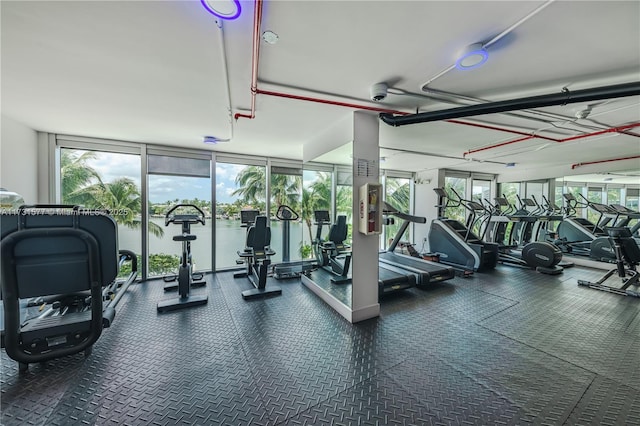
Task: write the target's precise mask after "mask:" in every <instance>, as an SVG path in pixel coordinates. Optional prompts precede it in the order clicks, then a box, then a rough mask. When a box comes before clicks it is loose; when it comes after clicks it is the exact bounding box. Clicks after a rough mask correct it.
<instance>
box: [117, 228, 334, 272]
mask: <svg viewBox="0 0 640 426" xmlns="http://www.w3.org/2000/svg"><path fill="white" fill-rule="evenodd" d="M151 222H153V223H155V224H157V225H158V226H160V227H161V228H162V229H163V231H164V236H163V237H162V238H158V237H156V236H154V235H152V234H150V235H149V252H150V253H152V254H156V253H157V254H160V253H162V254H172V255H180V253H181V251H182V243H180V242H178V241H173V236H174V235H179V234H180V232H181V227H180V226H178V225H173V224H172V225H169V226H165V225H164V218H151ZM213 224H214V221H212V220H207V221H206V222H205V225H204V226H202V225H200V224H197V225H192V226H191V233H192V234H194V235H196V237H197V239H196V240H195V241H193V242H192V243H191V254H192V257H193V260H194V264H195V265H196V269H198V270H208V269H211V253H212V251H213V244H212V243H211V227H212V226H213ZM215 226H216V247H217V252H216V267H217V268H218V269H221V268H228V267H234V266H237V265H236V259H238V253H237V252H238V250H242V249H244V246H245V241H246V235H247V230H246V228H242V227H241V226H240V221H239V220H230V219H218V220H216V221H215ZM270 226H271V248H272V249H273V250H275V252H276V255H275V256H273V257H272V258H271V261H272V262H273V263H277V262H280V261H282V222H280V221H276V220H274V221H271V225H270ZM315 231H316V230H315V227H314V228H313V229H312V232H313V233H314V235H315ZM323 231H324V232H323V235H326V234H327V232H328V228H327V227H325V228H324V230H323ZM303 233H304V235H305V240H306V241H311V239H310V238H309V231H308V229H307V226H306V225H304V224H303V223H291V226H290V238H289V241H290V243H289V244H290V259H292V260H295V259H300V241H301V237H302V235H303ZM118 241H119V245H120V248H123V249H128V250H132V251H134V252H135V253H138V254H139V253H140V252H141V247H142V244H141V232H140V230H139V229H130V228H127V227H124V226H119V230H118Z"/></svg>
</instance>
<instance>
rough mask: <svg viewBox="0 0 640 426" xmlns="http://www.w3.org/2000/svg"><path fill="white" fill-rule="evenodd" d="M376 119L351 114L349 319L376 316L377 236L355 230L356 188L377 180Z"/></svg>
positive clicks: (358, 188)
mask: <svg viewBox="0 0 640 426" xmlns="http://www.w3.org/2000/svg"><path fill="white" fill-rule="evenodd" d="M379 122H380V121H379V120H378V117H377V115H376V114H371V113H368V112H363V111H356V112H354V114H353V144H352V146H353V210H352V211H353V215H352V217H353V219H352V224H351V226H352V230H353V232H352V235H353V239H352V243H351V249H352V259H351V273H352V277H353V279H352V287H351V288H352V305H351V311H352V318H351V322H353V323H355V322H359V321H363V320H366V319H369V318H374V317H377V316H379V315H380V304H379V303H378V250H379V249H378V247H379V239H380V236H379V235H377V234H373V235H365V234H363V233H361V232H359V230H358V227H359V220H358V219H359V215H360V203H359V190H360V187H361V186H362V185H364V184H366V183H379V173H380V172H379V170H380V167H379V166H380V164H379V160H380V155H379V151H380V149H379V145H378V138H379V131H378V128H379V127H378V126H379Z"/></svg>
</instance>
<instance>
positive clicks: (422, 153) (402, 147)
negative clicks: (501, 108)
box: [0, 1, 640, 183]
mask: <svg viewBox="0 0 640 426" xmlns="http://www.w3.org/2000/svg"><path fill="white" fill-rule="evenodd" d="M241 4H242V9H243V11H242V14H241V16H240V18H239V19H237V20H234V21H228V22H224V24H223V28H222V29H220V28H219V27H218V26H217V23H216V21H215V19H214V18H213V16H212V15H209V14H208V13H206V12H205V10H204V9H203V7H202V5H201V4H200V2H199V1H157V2H156V1H104V2H102V1H61V2H58V1H43V2H38V1H16V2H14V1H2V2H0V12H1V14H2V18H1V19H2V21H1V23H2V30H1V31H2V51H1V53H2V114H3V115H6V116H9V117H11V118H13V119H15V120H18V121H20V122H23V123H25V124H26V125H28V126H30V127H32V128H34V129H36V130H40V131H47V132H54V133H62V134H72V135H79V136H89V137H98V138H108V139H119V140H126V141H139V142H150V143H158V144H168V145H174V146H181V147H188V148H199V149H215V150H217V151H225V152H236V153H250V154H256V155H268V156H273V157H282V158H294V159H302V158H303V146H304V144H305V143H306V144H307V146H309V145H308V144H310V143H313V144H323V145H324V144H326V146H339V145H341V144H343V143H348V142H349V141H350V140H351V135H350V134H349V131H348V127H346V129H347V131H344V130H343V128H345V126H341V125H340V123H344V122H345V120H348V119H349V118H350V116H351V114H352V112H353V110H354V109H353V108H346V107H340V106H332V105H324V104H318V103H312V102H306V101H300V100H292V99H284V98H281V97H274V96H267V95H262V94H260V95H258V96H257V97H256V110H255V118H254V119H247V118H240V119H238V120H237V121H236V120H233V118H232V116H233V114H236V113H247V111H248V109H249V108H250V105H251V91H250V84H251V67H252V37H253V12H254V3H253V2H246V1H243V2H241ZM540 7H542V8H541V9H540V10H538V11H537V12H536V10H537V9H539V8H540ZM529 15H530V16H529ZM519 21H522V22H521V23H520V24H519V25H517V26H516V27H515V28H514V29H513V30H512V31H510V32H509V33H508V34H506V35H505V36H504V37H502V38H500V39H499V40H498V41H496V42H495V43H493V44H491V45H490V46H489V48H488V51H489V54H490V57H489V60H488V61H487V63H486V64H484V65H483V66H482V67H480V68H477V69H474V70H469V71H459V70H457V69H453V70H451V71H449V72H446V73H444V74H442V75H441V76H439V77H438V75H439V74H440V73H441V72H442V71H443V70H445V69H447V68H448V67H450V66H451V65H452V64H453V62H454V57H455V52H456V51H457V50H459V49H461V48H463V47H465V46H467V45H469V44H471V43H475V42H487V41H490V40H491V39H493V38H494V37H495V36H497V35H499V34H500V33H501V32H503V31H505V30H507V29H509V28H510V27H511V26H512V25H514V24H517V23H518V22H519ZM261 30H262V31H264V30H271V31H273V32H275V33H277V34H278V36H279V41H278V43H277V44H274V45H270V44H267V43H265V42H261V43H260V58H259V62H258V64H259V67H258V88H259V89H260V90H270V91H274V92H278V93H286V94H294V95H302V96H307V97H313V98H318V99H324V100H333V101H340V102H347V103H352V104H357V105H363V106H375V107H383V108H389V109H394V110H400V111H405V112H415V111H417V110H420V111H431V110H439V109H446V108H452V107H455V106H460V105H467V104H469V103H470V101H468V100H467V101H464V100H457V101H455V102H458V103H453V102H454V101H452V99H451V98H449V102H443V101H442V98H437V99H436V98H434V97H429V96H426V95H428V93H426V92H423V91H422V86H423V84H424V83H425V82H427V81H430V80H433V81H431V82H430V84H429V85H428V88H430V89H433V90H439V91H446V92H452V93H455V94H457V95H464V96H467V97H476V98H482V99H485V100H487V101H496V100H504V99H514V98H518V97H523V96H532V95H543V94H549V93H557V92H560V91H561V90H562V88H563V87H567V88H568V89H569V90H579V89H585V88H593V87H601V86H605V85H611V84H618V83H628V82H638V81H640V2H637V1H622V2H615V1H588V2H575V1H555V2H542V1H527V2H504V1H497V2H484V1H455V2H454V1H441V2H436V1H407V2H403V1H264V2H263V17H262V22H261ZM227 74H228V77H227ZM434 77H437V78H435V79H434ZM378 82H387V83H388V84H389V86H391V87H392V88H393V90H391V92H393V93H395V94H392V93H390V94H389V95H388V97H387V98H386V99H385V100H384V102H382V103H373V102H371V101H370V100H369V96H370V95H369V90H370V87H371V85H372V84H374V83H378ZM398 93H405V94H404V95H400V94H398ZM407 93H408V94H409V95H407ZM639 98H640V97H638V96H634V97H630V98H623V99H616V100H608V101H597V102H592V103H591V112H590V115H589V116H588V117H587V118H586V119H581V120H578V119H576V118H575V115H576V113H577V112H578V111H580V110H584V109H585V108H587V107H588V105H586V104H570V105H566V106H558V107H551V108H545V109H543V111H546V112H549V113H554V114H555V115H554V116H553V118H549V116H544V117H543V116H541V115H538V114H531V113H524V112H522V113H521V114H520V116H518V117H514V116H512V115H505V114H492V115H485V116H478V117H471V118H466V119H463V121H466V122H471V123H483V124H492V125H496V126H499V127H503V128H508V129H512V130H517V131H519V132H525V133H531V132H536V134H539V135H543V136H548V137H552V138H556V139H564V138H567V137H570V136H575V135H579V134H583V133H591V132H595V131H598V130H602V129H606V128H608V127H616V126H621V125H625V124H629V123H636V122H640V99H639ZM523 116H526V117H529V118H523ZM532 118H536V120H533V119H532ZM332 129H333V130H332ZM631 132H633V133H635V135H636V136H631V135H625V134H613V133H609V134H604V135H600V136H595V137H591V138H584V139H580V140H575V141H572V142H566V143H556V142H549V141H547V140H544V139H538V138H535V139H531V140H528V141H523V142H519V143H514V144H508V145H504V146H502V147H499V148H495V149H489V150H484V151H478V152H475V153H472V154H469V155H467V156H465V155H464V153H465V152H467V151H469V150H476V149H479V148H482V147H486V146H488V145H493V144H498V143H502V142H507V141H511V140H514V139H517V138H519V136H518V135H515V134H509V133H506V132H502V131H496V130H487V129H480V128H477V127H472V126H467V125H460V124H452V123H449V122H434V123H423V124H416V125H410V126H404V127H397V128H393V127H389V126H387V125H386V124H383V123H381V124H380V145H381V146H382V147H384V149H382V150H381V156H384V157H386V161H385V162H384V163H383V164H382V167H383V168H391V169H400V170H412V171H424V170H432V169H435V168H442V167H450V168H455V169H458V170H468V171H479V172H489V173H499V174H504V173H510V174H522V175H523V176H524V175H526V176H534V175H536V176H537V175H540V176H538V177H542V176H541V175H542V174H544V173H548V174H550V175H551V176H562V175H568V174H577V173H580V174H581V175H582V176H585V175H587V174H592V175H593V174H595V173H605V172H619V171H622V170H630V171H631V172H630V173H629V174H632V175H633V174H634V172H635V171H638V170H640V160H638V159H630V160H624V161H613V162H607V163H602V164H597V165H583V166H575V167H574V168H573V169H572V168H571V166H572V165H575V164H579V163H586V162H594V161H602V160H611V159H617V158H623V157H630V156H637V155H640V137H638V136H637V135H640V127H638V128H634V129H631ZM205 135H214V136H217V137H219V138H223V139H224V138H231V137H232V140H231V141H230V142H228V143H224V144H218V145H216V146H215V147H211V146H205V145H203V144H202V137H203V136H205ZM348 150H349V148H348V147H346V148H343V149H342V150H338V151H336V152H334V153H329V154H326V155H325V156H323V157H322V158H323V159H324V160H326V161H334V162H338V163H348V162H349V161H350V158H349V156H348V155H345V153H346V152H348ZM506 163H516V167H512V168H509V169H508V170H507V169H505V164H506ZM595 176H597V177H598V179H602V175H601V174H597V175H595ZM635 176H637V173H636V174H635ZM631 179H632V180H633V179H634V177H631ZM636 181H637V183H640V178H639V179H637V180H636Z"/></svg>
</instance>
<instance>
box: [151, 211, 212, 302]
mask: <svg viewBox="0 0 640 426" xmlns="http://www.w3.org/2000/svg"><path fill="white" fill-rule="evenodd" d="M181 207H182V208H188V209H192V210H194V211H195V212H196V213H191V214H184V213H180V214H176V213H175V211H176V210H177V209H179V208H181ZM197 223H199V224H201V225H204V212H203V211H202V210H200V208H199V207H198V206H195V205H193V204H176V205H175V206H173V207H172V208H171V209H170V210H169V211H168V212H167V214H166V215H165V217H164V225H165V226H169V225H170V224H176V225H181V226H182V233H181V234H180V235H175V236H174V237H173V241H180V242H181V243H182V254H181V256H180V266H179V267H178V275H177V280H178V285H177V286H175V285H174V286H166V287H165V290H171V289H175V288H177V289H178V297H177V298H173V299H168V300H162V301H160V302H158V312H166V311H172V310H176V309H182V308H188V307H191V306H197V305H204V304H206V303H207V301H208V296H207V295H206V294H202V295H196V296H194V295H190V294H189V292H190V290H191V286H194V287H197V286H203V285H205V284H206V283H205V281H204V280H202V278H203V275H202V274H199V275H198V276H197V278H198V279H200V280H201V281H195V280H194V275H193V263H192V259H191V241H195V239H196V236H195V235H193V234H192V233H191V225H195V224H197Z"/></svg>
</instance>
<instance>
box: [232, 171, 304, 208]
mask: <svg viewBox="0 0 640 426" xmlns="http://www.w3.org/2000/svg"><path fill="white" fill-rule="evenodd" d="M235 182H236V185H237V186H238V189H236V190H235V191H233V192H232V193H231V195H238V196H240V197H242V201H243V202H245V203H247V204H258V203H260V202H264V201H266V199H265V197H266V193H267V189H266V182H267V177H266V169H265V168H264V167H261V166H247V167H245V168H244V169H242V170H241V171H240V173H238V175H237V176H236V179H235ZM301 186H302V178H301V177H300V176H294V175H286V174H279V173H274V174H272V175H271V197H272V199H273V209H274V211H275V209H276V208H277V206H280V205H283V204H286V205H288V206H289V207H291V208H293V209H294V210H295V209H296V208H297V207H298V206H297V205H298V203H299V201H298V198H299V196H300V187H301Z"/></svg>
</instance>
